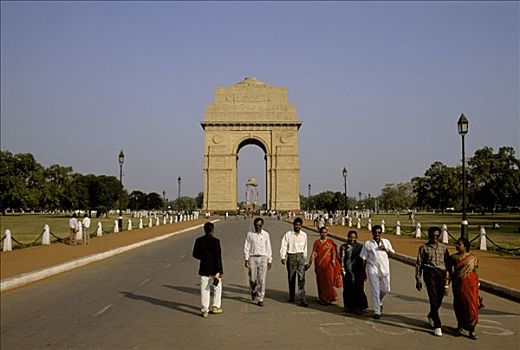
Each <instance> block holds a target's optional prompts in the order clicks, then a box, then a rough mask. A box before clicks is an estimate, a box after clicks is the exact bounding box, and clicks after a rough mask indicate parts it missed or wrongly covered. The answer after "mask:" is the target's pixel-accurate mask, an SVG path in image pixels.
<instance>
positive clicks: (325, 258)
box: [308, 226, 342, 305]
mask: <svg viewBox="0 0 520 350" xmlns="http://www.w3.org/2000/svg"><path fill="white" fill-rule="evenodd" d="M327 234H328V230H327V227H325V226H324V227H321V228H320V239H318V240H316V241H315V242H314V245H313V246H312V254H311V256H310V259H309V264H308V266H309V267H310V266H311V265H312V262H313V261H314V262H315V265H314V272H315V273H316V284H317V285H318V298H319V300H318V302H319V303H320V304H322V305H329V304H332V302H333V301H336V300H337V299H338V294H337V293H336V289H335V288H341V287H342V282H341V262H340V261H339V258H338V248H337V246H336V243H334V242H333V241H332V240H331V239H330V238H327Z"/></svg>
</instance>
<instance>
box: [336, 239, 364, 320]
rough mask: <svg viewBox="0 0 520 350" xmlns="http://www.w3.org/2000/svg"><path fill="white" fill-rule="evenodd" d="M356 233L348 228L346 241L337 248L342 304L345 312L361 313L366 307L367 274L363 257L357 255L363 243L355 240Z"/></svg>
mask: <svg viewBox="0 0 520 350" xmlns="http://www.w3.org/2000/svg"><path fill="white" fill-rule="evenodd" d="M357 237H358V234H357V232H356V231H355V230H350V231H349V232H348V234H347V243H345V244H342V245H341V247H340V248H339V256H340V260H341V265H342V271H343V305H344V307H345V311H346V312H353V313H356V314H361V313H362V312H363V310H365V309H367V308H368V301H367V296H366V294H365V289H364V288H365V281H366V279H367V274H366V271H365V266H364V263H363V259H361V257H360V256H359V255H360V254H361V250H362V249H363V244H361V243H358V242H357Z"/></svg>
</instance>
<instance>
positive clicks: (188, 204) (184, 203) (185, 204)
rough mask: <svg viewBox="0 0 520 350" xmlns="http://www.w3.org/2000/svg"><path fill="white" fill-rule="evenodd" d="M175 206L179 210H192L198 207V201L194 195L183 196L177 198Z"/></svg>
mask: <svg viewBox="0 0 520 350" xmlns="http://www.w3.org/2000/svg"><path fill="white" fill-rule="evenodd" d="M175 208H177V211H188V212H191V211H193V210H195V209H197V201H196V200H195V198H193V197H188V196H181V197H180V198H178V199H176V200H175Z"/></svg>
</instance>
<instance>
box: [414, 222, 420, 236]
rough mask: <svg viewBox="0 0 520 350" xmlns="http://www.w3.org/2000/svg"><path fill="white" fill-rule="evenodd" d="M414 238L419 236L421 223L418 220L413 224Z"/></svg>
mask: <svg viewBox="0 0 520 350" xmlns="http://www.w3.org/2000/svg"><path fill="white" fill-rule="evenodd" d="M415 238H421V223H420V222H418V223H417V226H415Z"/></svg>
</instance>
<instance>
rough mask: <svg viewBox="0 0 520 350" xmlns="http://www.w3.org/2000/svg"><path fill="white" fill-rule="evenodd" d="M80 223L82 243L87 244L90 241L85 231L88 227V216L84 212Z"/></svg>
mask: <svg viewBox="0 0 520 350" xmlns="http://www.w3.org/2000/svg"><path fill="white" fill-rule="evenodd" d="M81 225H82V226H83V227H82V228H83V244H84V245H86V244H89V242H90V236H89V234H88V232H87V230H88V228H89V227H90V218H89V217H88V214H87V213H85V215H84V216H83V221H82V222H81Z"/></svg>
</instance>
